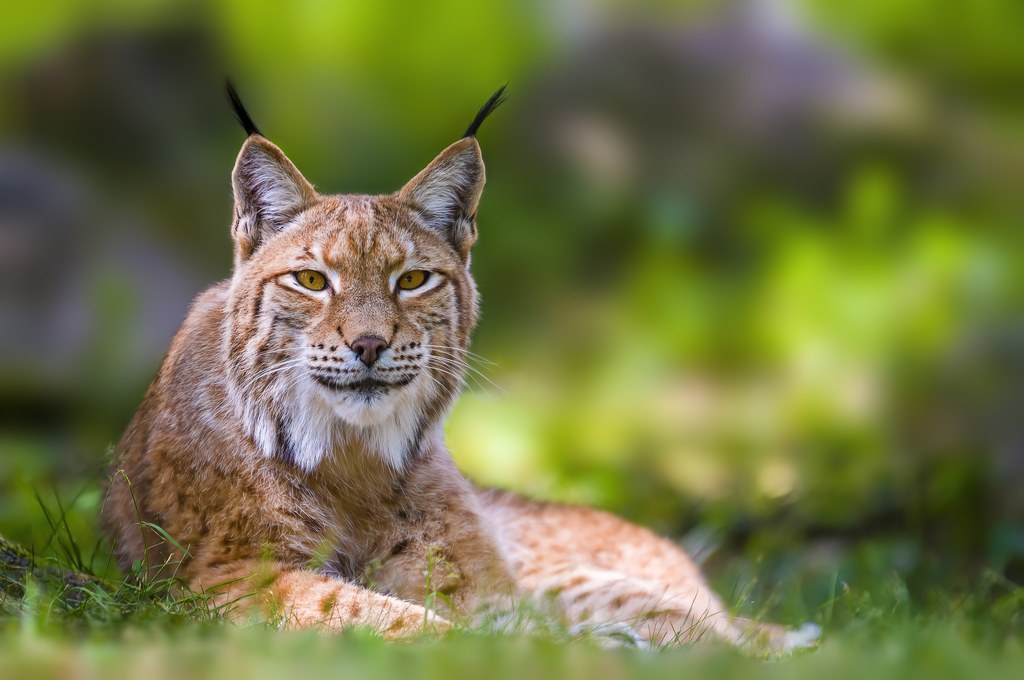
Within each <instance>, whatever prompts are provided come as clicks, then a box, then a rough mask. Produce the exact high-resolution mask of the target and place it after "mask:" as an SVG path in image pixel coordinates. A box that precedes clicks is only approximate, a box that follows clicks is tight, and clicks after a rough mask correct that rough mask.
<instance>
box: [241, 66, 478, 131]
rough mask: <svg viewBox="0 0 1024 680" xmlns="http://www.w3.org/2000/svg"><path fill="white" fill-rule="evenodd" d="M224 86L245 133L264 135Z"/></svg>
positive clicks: (242, 105) (243, 107)
mask: <svg viewBox="0 0 1024 680" xmlns="http://www.w3.org/2000/svg"><path fill="white" fill-rule="evenodd" d="M224 88H225V89H226V90H227V92H228V99H230V100H231V108H232V109H233V110H234V112H235V118H237V119H238V122H239V123H241V125H242V127H243V128H245V133H246V134H247V135H250V136H252V135H262V134H263V133H262V132H260V129H259V128H258V127H256V123H254V122H252V116H250V115H249V112H248V111H246V110H245V104H243V103H242V100H241V98H240V97H239V96H238V90H236V89H235V86H234V85H233V84H232V83H231V80H230V79H228V80H225V81H224ZM488 103H490V102H488Z"/></svg>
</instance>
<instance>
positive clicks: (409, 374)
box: [103, 93, 781, 643]
mask: <svg viewBox="0 0 1024 680" xmlns="http://www.w3.org/2000/svg"><path fill="white" fill-rule="evenodd" d="M499 96H500V93H499ZM497 101H498V100H497V99H495V100H494V102H492V105H491V108H493V105H495V103H496V102H497ZM246 120H247V121H248V123H249V125H248V126H247V129H248V127H251V128H252V130H253V131H254V132H253V134H251V135H250V136H249V138H248V139H247V140H246V141H245V144H244V145H243V147H242V149H241V152H240V153H239V156H238V159H237V161H236V164H235V168H234V172H233V175H232V182H233V188H234V195H235V214H234V220H233V224H232V228H231V233H232V237H233V240H234V244H235V264H234V272H233V274H232V276H231V278H229V279H227V280H225V281H222V282H220V283H218V284H216V285H214V286H212V287H211V288H210V289H209V290H207V291H206V292H204V293H202V294H201V295H200V296H199V297H198V298H197V299H196V300H195V302H194V304H193V306H192V309H191V310H190V312H189V314H188V317H187V319H186V320H185V322H184V325H183V326H182V328H181V329H180V331H179V332H178V333H177V335H176V336H175V338H174V340H173V341H172V343H171V347H170V350H169V352H168V355H167V358H166V359H165V360H164V363H163V365H162V366H161V368H160V370H159V373H158V375H157V376H156V378H155V380H154V381H153V383H152V385H151V386H150V388H149V391H148V392H147V394H146V397H145V399H144V400H143V402H142V405H141V406H140V407H139V409H138V411H137V413H136V414H135V417H134V418H133V419H132V421H131V423H130V425H129V426H128V428H127V430H126V431H125V433H124V436H123V438H122V439H121V441H120V443H119V445H118V447H117V458H116V463H115V470H114V474H113V475H112V482H111V486H110V489H109V493H108V495H107V498H106V502H105V505H104V509H103V516H104V522H105V526H106V529H107V532H108V534H109V535H110V536H111V537H112V538H113V539H114V541H115V542H116V546H117V554H118V556H119V559H120V562H121V564H122V566H123V567H124V568H125V569H131V568H132V565H137V568H138V569H140V570H141V575H142V576H143V577H145V578H156V577H160V576H169V575H172V574H173V575H175V576H177V577H180V578H182V579H184V580H185V581H186V582H188V583H189V584H190V585H191V586H192V587H193V588H196V589H202V590H204V591H206V592H210V593H212V594H214V595H215V598H216V600H217V601H218V602H221V603H224V604H226V603H233V605H232V611H234V612H235V614H236V615H238V616H248V615H250V614H253V613H256V612H262V613H264V614H265V615H271V616H276V617H279V618H280V621H281V622H282V623H283V624H285V625H293V626H302V627H309V626H323V627H327V628H330V629H337V628H341V627H344V626H348V625H354V624H358V625H365V626H370V627H372V628H374V629H375V630H378V631H379V632H381V633H382V634H385V635H389V636H395V635H408V634H411V633H414V632H416V631H419V630H421V628H422V626H423V625H424V622H425V621H427V622H432V623H431V625H434V626H439V627H444V626H446V625H447V621H448V620H450V619H451V617H455V616H461V615H463V614H471V613H473V612H474V611H477V610H478V609H479V608H480V607H481V606H482V605H483V604H484V603H487V602H493V601H495V599H496V598H498V599H502V601H505V602H508V601H510V597H509V596H512V595H517V596H519V597H524V598H530V599H533V600H534V601H535V602H537V603H541V604H544V605H545V606H547V605H550V606H553V607H554V614H555V615H556V616H560V617H562V618H563V619H564V620H565V621H566V623H568V624H570V625H606V624H615V625H622V626H626V627H628V628H629V629H630V630H632V631H635V633H636V634H637V635H639V636H640V638H641V639H643V640H647V641H650V642H653V643H667V642H672V641H676V640H693V639H697V638H699V637H701V636H703V635H704V634H705V633H708V632H710V633H711V634H713V635H716V636H719V637H722V638H724V639H726V640H729V641H731V642H740V641H741V640H742V639H743V638H744V636H748V635H750V634H751V632H752V631H753V632H754V633H756V634H757V635H768V633H767V632H766V631H775V629H767V628H759V627H754V626H748V625H746V624H742V623H740V622H737V621H736V620H735V619H733V618H731V617H730V616H728V614H727V613H726V612H725V609H724V607H723V606H722V604H721V603H720V602H719V600H718V599H717V598H716V597H715V596H714V595H713V594H712V593H711V591H710V590H709V589H708V587H707V586H706V585H705V583H704V581H703V579H702V578H701V576H700V573H699V572H698V570H697V568H696V567H695V566H694V564H693V563H692V562H691V561H690V560H689V558H687V556H686V555H685V554H683V553H682V552H681V551H680V550H679V549H678V548H676V547H675V546H674V545H672V544H671V543H669V542H667V541H665V540H663V539H660V538H658V537H656V536H654V535H653V534H651V533H650V532H648V531H646V530H645V529H642V528H640V527H636V526H633V525H631V524H628V523H626V522H624V521H622V520H620V519H617V518H615V517H612V516H610V515H607V514H604V513H600V512H597V511H594V510H589V509H585V508H576V507H567V506H561V505H553V504H541V503H535V502H531V501H528V500H526V499H523V498H520V497H517V496H514V495H512V494H508V493H504V492H497V491H481V490H478V489H477V488H475V487H474V486H473V485H471V484H470V483H469V482H468V481H467V480H466V479H465V478H464V477H463V476H462V475H461V474H460V473H459V471H458V470H457V469H456V467H455V465H454V464H453V462H452V460H451V457H450V456H449V454H448V451H447V450H446V449H445V445H444V441H443V424H444V421H445V415H446V414H447V412H448V410H449V409H450V408H451V406H452V405H453V403H454V401H455V399H456V397H457V395H458V393H459V390H460V387H461V385H462V379H463V373H464V369H465V359H466V352H467V348H468V346H469V343H470V334H471V332H472V330H473V327H474V325H475V324H476V321H477V310H478V304H477V290H476V286H475V285H474V282H473V278H472V276H471V275H470V271H469V261H470V249H471V247H472V245H473V242H474V241H475V240H476V236H477V229H476V211H477V204H478V202H479V199H480V194H481V191H482V189H483V185H484V165H483V161H482V158H481V155H480V148H479V145H478V144H477V141H476V139H475V138H474V137H473V136H472V135H471V136H468V137H465V138H463V139H460V140H459V141H457V142H455V143H454V144H452V145H451V146H449V147H448V148H447V149H445V150H444V151H442V152H441V154H440V155H438V157H437V158H435V159H434V160H433V161H432V162H431V163H430V164H429V165H428V166H427V167H426V168H425V169H424V170H423V171H421V172H420V173H419V174H417V175H416V176H415V177H414V178H413V179H412V180H410V181H409V182H408V183H407V184H406V185H405V186H404V187H403V188H402V189H400V190H399V191H397V192H395V193H393V194H389V195H383V196H361V195H324V194H320V193H318V192H316V191H315V190H314V188H313V187H312V185H310V184H309V182H307V181H306V180H305V178H303V176H302V175H301V174H300V173H299V171H298V170H297V169H296V168H295V166H294V165H293V164H292V163H291V161H289V160H288V158H287V157H286V156H285V155H284V153H282V152H281V150H280V149H279V148H278V147H277V146H275V145H274V144H272V143H271V142H270V141H268V140H267V139H266V138H264V137H263V136H261V135H260V134H258V132H255V130H256V128H255V125H254V124H253V123H252V121H251V118H248V114H246ZM476 124H478V123H476ZM473 131H474V132H475V127H474V128H473ZM303 270H313V271H316V272H320V273H322V274H323V275H324V277H325V280H326V285H325V287H324V288H323V290H319V291H316V290H310V289H307V288H305V287H304V286H303V285H302V284H301V283H300V282H299V281H298V279H297V277H296V275H295V273H296V272H299V271H303ZM410 270H419V271H425V272H429V275H428V276H427V278H426V281H425V283H424V284H423V285H422V286H421V287H419V288H417V289H415V290H410V291H405V290H402V289H400V288H399V287H397V285H396V282H397V280H398V277H400V276H402V274H403V273H405V272H408V271H410ZM360 338H371V339H373V338H376V339H377V341H378V345H379V348H380V349H379V353H376V354H375V355H374V356H375V360H374V361H373V362H372V363H369V364H368V363H367V362H366V361H364V360H362V359H361V358H360V357H361V356H362V355H361V354H360V351H361V350H360V351H357V350H356V349H354V346H357V345H358V342H359V339H360ZM155 526H158V527H160V528H161V530H160V531H157V530H154V529H153V527H155ZM165 533H166V534H167V535H169V536H171V537H173V538H174V539H175V541H174V542H172V541H169V540H167V538H166V536H165V535H164V534H165ZM432 592H433V593H439V594H440V595H442V596H443V597H435V598H432V599H433V600H434V603H435V605H437V603H439V602H443V603H445V604H444V605H443V606H441V607H439V608H437V609H438V612H439V613H428V612H426V611H425V610H424V608H423V605H424V604H425V603H426V602H427V600H428V597H430V594H431V593H432ZM239 598H241V599H239ZM780 635H781V633H779V632H778V631H775V632H772V633H771V635H770V636H772V637H774V638H777V639H781V638H780V637H779V636H780Z"/></svg>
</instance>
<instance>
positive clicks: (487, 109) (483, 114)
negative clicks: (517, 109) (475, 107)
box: [462, 83, 508, 139]
mask: <svg viewBox="0 0 1024 680" xmlns="http://www.w3.org/2000/svg"><path fill="white" fill-rule="evenodd" d="M506 87H508V83H505V84H504V85H502V86H501V87H499V88H498V91H497V92H495V93H494V94H492V95H491V98H490V99H488V100H487V103H486V104H484V105H483V106H481V107H480V110H479V111H477V112H476V117H475V118H473V122H472V123H470V124H469V127H468V128H466V132H465V134H463V135H462V138H463V139H465V138H466V137H476V131H477V130H479V129H480V124H481V123H483V122H484V120H485V119H486V118H487V116H489V115H491V114H492V113H493V112H494V109H496V108H498V107H499V106H501V105H502V104H503V103H504V102H505V88H506Z"/></svg>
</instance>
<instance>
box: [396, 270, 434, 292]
mask: <svg viewBox="0 0 1024 680" xmlns="http://www.w3.org/2000/svg"><path fill="white" fill-rule="evenodd" d="M429 278H430V272H428V271H423V270H422V269H410V270H409V271H407V272H406V273H404V274H402V275H401V276H399V277H398V287H399V288H401V289H402V290H416V289H417V288H419V287H420V286H422V285H423V284H424V283H426V282H427V279H429Z"/></svg>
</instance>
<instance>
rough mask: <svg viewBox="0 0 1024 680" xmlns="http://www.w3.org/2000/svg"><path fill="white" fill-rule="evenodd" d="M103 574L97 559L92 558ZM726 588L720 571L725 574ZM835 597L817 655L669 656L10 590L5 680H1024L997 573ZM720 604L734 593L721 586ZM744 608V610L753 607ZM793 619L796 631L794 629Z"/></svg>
mask: <svg viewBox="0 0 1024 680" xmlns="http://www.w3.org/2000/svg"><path fill="white" fill-rule="evenodd" d="M63 535H64V537H65V541H66V542H65V543H63V544H62V543H61V542H60V541H58V540H57V539H56V538H55V540H54V544H55V545H56V546H58V548H57V551H58V553H61V552H62V553H63V554H61V555H60V556H57V554H58V553H55V555H54V556H50V557H39V558H35V561H36V563H37V565H39V566H45V567H50V568H69V567H76V568H81V566H82V565H83V563H84V560H82V559H81V555H80V552H79V551H78V549H77V548H76V547H75V546H73V545H71V544H73V538H72V535H71V534H70V533H69V532H66V531H65V532H64V533H63ZM91 561H92V562H96V561H97V560H95V559H94V560H91ZM719 577H720V578H721V575H719ZM831 581H832V583H831V586H830V587H829V586H827V585H826V586H825V591H826V592H827V593H828V595H827V596H826V597H823V598H820V600H819V601H818V602H817V604H816V605H815V606H813V607H811V608H806V605H804V606H805V608H804V609H803V610H801V611H799V612H798V614H797V616H802V617H804V618H805V619H806V620H813V621H815V622H816V623H818V624H820V625H821V626H822V627H823V629H824V636H823V642H822V644H821V645H820V647H818V648H817V649H812V650H805V651H801V652H798V653H795V654H793V655H790V656H787V657H784V658H773V659H764V658H758V657H755V656H751V655H750V654H744V653H743V652H740V651H737V650H735V649H732V648H729V647H727V646H725V645H722V644H718V643H715V642H704V643H701V644H698V645H696V646H694V647H688V648H671V649H662V650H641V649H635V648H628V647H623V648H614V649H604V648H601V647H600V646H599V644H600V643H601V642H606V640H600V639H595V638H590V639H570V637H569V636H567V635H566V634H565V632H564V631H562V630H558V629H555V628H551V629H548V630H539V629H538V630H535V631H534V632H532V633H525V634H518V635H495V634H490V633H486V632H483V631H481V630H479V629H477V630H473V629H466V628H463V629H460V630H457V631H455V632H453V633H449V634H447V635H445V636H443V637H436V636H424V637H423V638H422V639H418V640H414V641H406V642H386V641H384V640H381V639H379V638H377V637H375V636H374V635H373V634H371V633H370V632H368V631H365V630H350V631H346V632H345V633H343V634H339V635H323V634H318V633H312V632H304V633H297V632H289V631H281V630H277V629H276V628H275V627H274V625H273V623H272V622H270V623H268V622H256V623H250V624H247V625H240V624H235V623H231V622H228V621H226V620H224V619H223V618H222V617H221V612H219V611H218V610H217V609H215V608H214V607H212V606H211V605H210V603H209V601H208V600H207V599H206V598H205V597H203V596H202V595H195V594H188V593H186V594H182V593H181V592H180V590H179V591H178V594H177V595H176V596H175V595H172V594H171V593H172V592H174V589H171V590H168V589H167V588H166V586H168V585H171V584H170V583H169V582H168V583H162V584H155V585H150V586H145V587H140V586H137V585H135V584H134V583H133V581H131V580H124V581H117V580H113V581H108V582H107V583H106V584H105V585H104V584H101V583H99V582H98V581H97V582H90V583H86V584H85V585H84V586H82V587H81V589H80V590H78V591H77V592H75V591H73V589H71V590H69V589H67V588H60V587H56V588H55V587H52V586H51V587H49V588H47V587H44V586H43V585H41V584H40V583H39V582H38V581H36V580H33V579H29V580H28V582H27V583H25V584H24V587H12V585H13V584H11V583H8V584H6V585H7V587H5V588H4V589H2V590H0V677H4V678H6V677H10V678H16V677H48V676H61V677H63V676H68V675H73V676H75V677H102V678H116V677H132V678H137V677H142V678H145V679H146V680H154V679H155V678H163V677H189V678H203V677H210V678H225V677H254V678H263V677H267V678H271V677H290V678H302V677H303V675H304V674H306V675H308V676H312V674H314V673H316V674H318V675H320V674H329V675H330V677H340V678H349V677H351V678H390V677H399V678H403V680H412V679H413V678H461V677H469V678H476V677H485V678H486V679H487V680H500V679H501V678H506V677H508V678H517V679H518V680H523V679H525V680H539V679H541V678H569V677H580V678H627V677H629V678H634V677H636V678H666V677H684V676H686V677H698V676H712V677H716V678H717V677H737V678H762V677H763V678H804V677H806V678H822V677H828V678H829V680H838V678H844V677H856V678H859V679H863V678H870V680H880V679H881V678H888V677H893V678H910V677H928V678H945V677H972V678H973V677H986V678H998V677H1020V675H1021V673H1022V672H1024V646H1022V642H1024V636H1022V635H1021V633H1022V630H1024V589H1021V588H1019V587H1017V586H1015V585H1014V584H1012V583H1009V582H1006V581H1005V580H1004V579H1002V578H1001V577H999V576H997V575H995V574H994V573H988V574H987V575H985V576H984V577H983V578H982V579H981V580H980V581H979V582H978V583H976V584H974V585H973V587H972V589H971V590H970V591H969V592H967V593H962V594H959V595H954V594H952V593H951V592H949V591H948V590H942V589H938V588H936V589H932V590H931V591H928V596H927V597H922V596H917V595H914V594H913V592H914V590H915V589H911V588H908V586H907V584H906V583H904V582H903V581H901V580H900V579H899V578H898V577H897V576H895V575H894V574H890V575H889V576H888V577H887V578H878V579H876V580H875V581H874V582H871V583H868V584H867V585H868V587H867V588H864V583H861V584H860V585H859V586H857V587H852V586H850V585H849V584H846V583H842V582H841V581H840V579H839V577H838V574H836V575H835V576H834V577H833V578H832V579H831ZM717 585H718V586H719V590H720V591H721V592H727V589H725V588H723V587H722V585H723V584H721V583H719V584H717ZM734 585H735V587H734V588H733V590H734V593H733V597H734V599H735V600H736V602H735V603H734V605H735V607H736V608H737V609H743V610H745V612H746V613H755V612H751V611H750V609H751V606H750V601H751V600H752V599H753V600H757V601H760V602H762V605H761V607H762V610H761V611H759V612H756V614H757V615H758V616H760V617H762V618H778V617H779V616H780V614H782V613H783V612H785V611H786V610H787V607H790V608H792V607H794V606H796V605H795V604H794V602H793V601H792V600H794V599H800V598H797V597H796V596H795V595H793V594H792V591H785V592H782V591H779V592H778V593H777V594H775V595H774V596H768V597H763V596H762V595H760V594H758V592H759V591H761V590H763V586H762V585H761V584H758V583H757V582H756V581H753V580H751V581H750V582H747V583H741V584H734ZM744 602H746V605H744ZM790 623H793V621H790Z"/></svg>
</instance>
